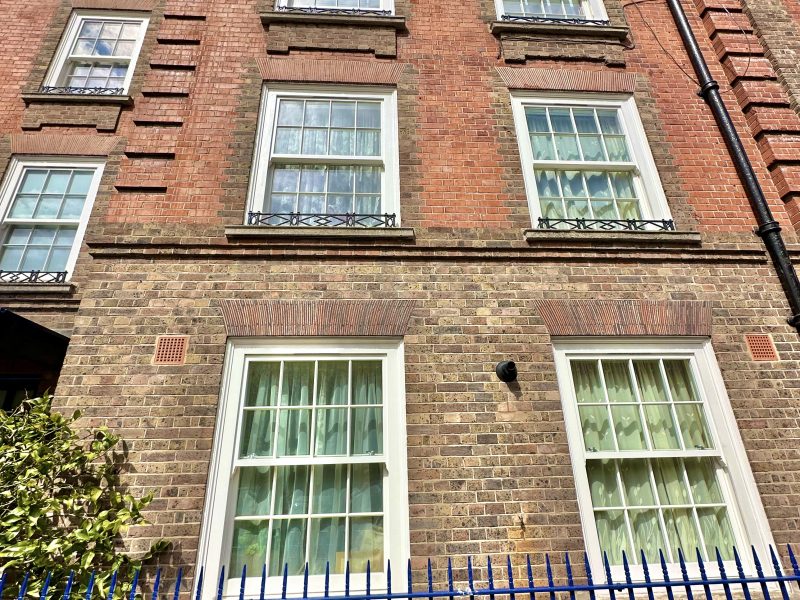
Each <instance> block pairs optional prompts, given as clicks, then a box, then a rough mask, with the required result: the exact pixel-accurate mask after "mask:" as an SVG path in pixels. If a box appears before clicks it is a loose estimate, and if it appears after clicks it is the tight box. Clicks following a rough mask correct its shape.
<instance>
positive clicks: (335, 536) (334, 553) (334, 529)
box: [308, 518, 346, 575]
mask: <svg viewBox="0 0 800 600" xmlns="http://www.w3.org/2000/svg"><path fill="white" fill-rule="evenodd" d="M345 528H346V524H345V519H343V518H336V519H311V556H310V557H309V565H308V572H309V573H310V574H311V575H324V574H325V570H326V566H327V567H328V569H329V571H328V572H329V573H331V574H334V573H344V567H345V552H344V543H345V542H344V539H345Z"/></svg>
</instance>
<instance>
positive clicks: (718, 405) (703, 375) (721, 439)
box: [553, 337, 774, 580]
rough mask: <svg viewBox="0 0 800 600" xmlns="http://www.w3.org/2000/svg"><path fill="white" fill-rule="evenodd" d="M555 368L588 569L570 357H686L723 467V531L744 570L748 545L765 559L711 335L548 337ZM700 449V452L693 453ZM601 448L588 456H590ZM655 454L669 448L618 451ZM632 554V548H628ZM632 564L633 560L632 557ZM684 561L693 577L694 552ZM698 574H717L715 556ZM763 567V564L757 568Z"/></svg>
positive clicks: (765, 543)
mask: <svg viewBox="0 0 800 600" xmlns="http://www.w3.org/2000/svg"><path fill="white" fill-rule="evenodd" d="M553 353H554V356H555V365H556V373H557V376H558V385H559V391H560V394H561V402H562V407H563V411H564V421H565V425H566V429H567V439H568V443H569V451H570V458H571V461H572V468H573V475H574V478H575V487H576V491H577V498H578V507H579V509H580V517H581V525H582V527H583V534H584V542H585V545H586V552H587V554H588V557H589V563H590V565H591V567H592V571H593V572H594V573H595V574H597V575H600V574H602V573H604V572H605V566H604V563H603V558H602V552H601V548H600V541H599V538H598V534H597V527H596V525H595V519H594V508H593V505H592V497H591V491H590V488H589V480H588V475H587V471H586V461H587V453H586V452H585V450H584V441H583V431H582V427H581V422H580V416H579V413H578V402H577V398H576V395H575V387H574V383H573V380H572V370H571V368H570V364H569V360H570V359H572V358H583V359H585V358H612V359H614V358H648V357H649V358H683V359H688V360H689V363H690V366H691V369H692V372H693V375H694V377H695V380H696V383H697V385H698V388H699V389H698V393H699V394H700V395H701V397H702V399H703V407H704V410H705V417H706V421H707V423H708V427H709V432H710V435H711V437H712V439H713V440H714V444H715V448H716V449H717V451H718V452H719V454H720V457H721V458H720V459H718V460H719V461H720V463H721V465H722V469H723V471H724V472H725V476H724V477H720V482H719V483H720V487H721V488H722V494H723V497H724V498H726V500H727V501H728V515H729V518H730V521H731V528H732V530H733V533H734V537H735V539H736V541H737V550H739V555H740V557H741V559H742V563H743V565H744V567H745V569H746V570H747V571H748V572H749V573H754V572H755V567H754V565H753V561H752V555H751V553H750V548H749V546H750V545H751V544H752V545H753V546H754V547H755V548H756V550H757V551H758V553H759V555H760V556H762V557H763V556H769V546H770V545H772V546H773V547H774V540H773V538H772V533H771V532H770V529H769V524H768V521H767V515H766V513H765V512H764V507H763V505H762V503H761V498H760V496H759V493H758V488H757V486H756V482H755V479H754V478H753V474H752V471H751V470H750V463H749V460H748V458H747V454H746V452H745V449H744V444H743V442H742V438H741V435H740V433H739V428H738V426H737V423H736V417H735V416H734V414H733V409H732V408H731V404H730V400H729V398H728V394H727V392H726V390H725V383H724V381H723V379H722V374H721V372H720V369H719V365H718V363H717V359H716V356H715V355H714V349H713V347H712V345H711V340H710V339H708V338H691V337H685V338H683V337H682V338H658V339H656V340H654V339H653V338H648V339H645V338H641V339H639V338H625V339H620V338H553ZM697 452H698V453H702V451H697ZM600 454H603V453H592V456H593V457H595V458H596V457H598V455H600ZM656 455H659V456H661V455H663V456H669V455H671V453H670V451H660V453H659V451H652V450H650V451H643V452H633V451H626V452H625V457H626V458H644V457H650V458H652V457H653V456H656ZM634 551H636V552H638V549H634ZM637 562H638V559H637ZM649 565H650V573H651V575H653V574H654V573H655V574H658V573H660V572H661V567H660V565H658V564H650V563H649ZM686 565H687V568H688V571H689V574H690V576H693V577H697V576H699V575H700V572H699V568H698V565H697V563H696V561H695V557H694V556H692V557H686ZM725 566H726V571H727V572H728V573H735V572H736V567H735V566H734V564H733V563H732V562H731V564H728V563H726V564H725ZM668 567H669V573H670V577H672V576H680V569H679V565H678V564H669V565H668ZM705 567H706V572H707V574H709V575H710V576H712V577H713V576H714V574H718V569H717V565H716V561H707V562H706V563H705ZM630 568H631V574H632V576H633V577H634V578H635V579H637V580H643V579H644V574H643V571H642V568H641V566H640V565H630ZM765 568H766V566H765ZM611 570H612V574H613V575H614V577H615V578H618V577H619V578H623V579H624V577H625V574H624V570H623V567H622V566H621V565H613V566H612V567H611Z"/></svg>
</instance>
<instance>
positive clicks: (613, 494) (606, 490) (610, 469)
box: [586, 460, 622, 508]
mask: <svg viewBox="0 0 800 600" xmlns="http://www.w3.org/2000/svg"><path fill="white" fill-rule="evenodd" d="M586 472H587V475H588V476H589V489H590V490H591V492H592V506H594V507H595V508H599V507H612V506H622V497H621V496H620V493H619V485H618V484H617V469H616V467H615V466H614V462H613V461H610V460H590V461H586Z"/></svg>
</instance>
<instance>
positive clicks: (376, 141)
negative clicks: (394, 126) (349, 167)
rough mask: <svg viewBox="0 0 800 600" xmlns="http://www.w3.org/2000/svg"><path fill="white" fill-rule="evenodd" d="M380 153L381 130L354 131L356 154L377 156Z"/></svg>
mask: <svg viewBox="0 0 800 600" xmlns="http://www.w3.org/2000/svg"><path fill="white" fill-rule="evenodd" d="M380 153H381V132H380V131H375V130H368V131H362V130H357V131H356V154H357V155H358V156H378V155H379V154H380Z"/></svg>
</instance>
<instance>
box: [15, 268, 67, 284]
mask: <svg viewBox="0 0 800 600" xmlns="http://www.w3.org/2000/svg"><path fill="white" fill-rule="evenodd" d="M66 280H67V272H66V271H2V270H0V282H2V283H64V282H65V281H66Z"/></svg>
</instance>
